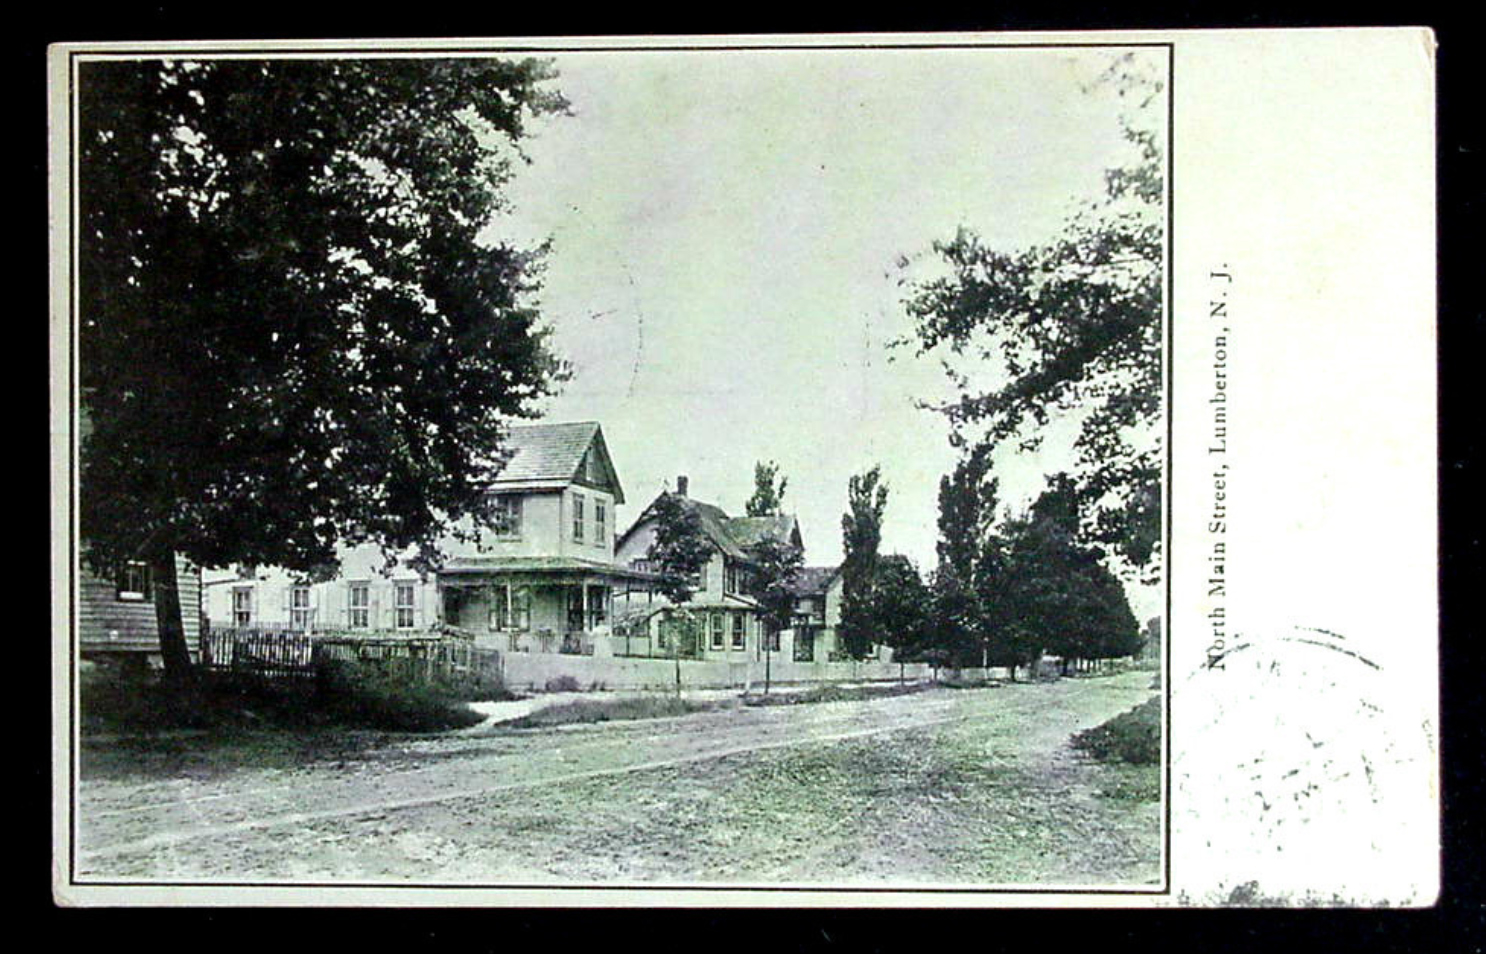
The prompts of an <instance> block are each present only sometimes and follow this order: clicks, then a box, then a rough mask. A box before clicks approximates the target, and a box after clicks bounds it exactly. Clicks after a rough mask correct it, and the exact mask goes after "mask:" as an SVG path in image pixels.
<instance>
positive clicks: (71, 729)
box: [52, 35, 1176, 906]
mask: <svg viewBox="0 0 1486 954" xmlns="http://www.w3.org/2000/svg"><path fill="white" fill-rule="evenodd" d="M630 39H634V38H630ZM775 39H776V40H778V42H773V43H766V42H746V43H726V42H719V43H664V42H662V43H657V44H655V45H650V44H643V45H623V44H615V45H606V41H605V40H603V39H600V38H595V42H594V44H593V45H577V46H574V45H564V44H561V43H555V42H549V41H548V40H543V39H536V40H534V41H533V45H525V44H518V45H510V43H511V40H510V39H503V40H501V41H499V42H494V43H493V44H492V45H489V46H485V45H474V46H471V45H454V46H448V47H445V46H440V45H437V41H432V40H429V41H421V42H419V43H417V44H416V45H403V46H398V45H389V46H380V45H376V44H377V43H378V42H379V41H363V42H362V43H357V42H354V41H344V40H336V41H326V43H325V45H319V44H317V43H314V41H301V40H290V41H264V42H263V43H261V44H251V45H233V44H234V43H236V41H231V42H227V43H223V44H221V45H218V44H219V41H199V42H184V41H168V42H161V43H144V42H141V43H121V44H99V45H97V46H96V47H95V48H92V49H79V48H76V47H80V46H83V45H84V44H76V45H73V44H58V47H60V48H61V50H59V51H58V52H63V53H65V56H66V68H67V93H66V113H67V134H68V135H67V140H66V147H67V190H68V195H67V231H68V236H67V263H68V288H67V307H68V315H67V319H68V325H67V327H68V342H67V344H68V354H67V361H68V366H67V414H68V418H67V420H68V427H67V429H66V433H67V435H68V447H67V460H68V488H67V492H68V501H69V505H70V511H71V512H70V513H69V514H68V530H69V536H70V539H69V541H68V551H69V552H68V562H67V571H68V576H69V579H68V590H67V593H68V602H69V613H68V638H69V644H68V653H67V662H68V667H67V670H68V671H67V677H66V678H67V686H68V693H67V695H68V719H67V728H68V742H67V746H66V755H67V759H68V790H67V794H68V819H67V832H66V837H67V870H66V874H65V877H66V882H65V883H66V886H67V887H68V888H71V889H80V891H82V892H91V891H92V890H94V889H123V890H125V891H129V890H131V889H132V890H139V889H144V890H155V889H170V888H189V889H197V888H204V889H243V888H265V889H273V890H288V891H293V890H296V889H304V888H312V889H313V888H320V889H334V890H346V891H351V892H370V891H378V892H381V891H390V892H393V893H397V892H405V891H445V890H447V891H464V892H479V893H484V892H515V891H540V892H554V893H564V892H575V891H582V892H588V893H593V894H598V895H604V894H608V893H610V892H621V893H622V892H632V891H633V892H670V893H677V892H683V893H690V892H700V893H702V894H704V895H708V896H710V897H713V898H716V897H717V896H719V895H731V896H745V897H750V898H757V899H759V900H762V899H763V898H765V897H770V896H773V897H779V896H795V897H799V896H801V895H809V896H822V895H851V896H887V895H892V896H902V895H909V896H925V897H928V898H936V899H943V898H944V897H945V896H956V897H974V898H986V897H999V896H1004V897H1022V896H1031V895H1036V896H1047V897H1050V898H1069V897H1074V898H1076V897H1091V898H1095V897H1097V898H1111V899H1113V898H1130V899H1137V900H1145V899H1149V898H1161V897H1168V898H1169V897H1170V896H1171V894H1172V885H1173V880H1172V851H1171V829H1172V825H1171V821H1172V794H1173V789H1172V766H1171V678H1170V676H1171V643H1172V638H1171V637H1172V613H1171V611H1172V585H1171V577H1172V573H1171V569H1172V566H1173V564H1174V561H1173V559H1172V553H1171V543H1172V521H1173V507H1172V502H1173V493H1172V481H1173V478H1174V451H1175V447H1174V440H1173V438H1174V429H1173V423H1172V422H1173V419H1174V416H1175V413H1174V412H1175V407H1174V402H1173V396H1174V393H1175V391H1174V382H1173V376H1174V365H1175V360H1174V354H1175V350H1174V338H1175V320H1174V305H1173V299H1174V297H1175V296H1174V291H1175V283H1176V282H1175V279H1176V266H1175V257H1176V256H1175V205H1176V203H1175V194H1174V191H1173V187H1174V184H1175V164H1176V150H1175V145H1176V140H1175V136H1176V88H1175V84H1176V41H1175V40H1172V39H1167V40H1159V41H1157V40H1125V41H1119V40H1109V41H1096V40H1090V41H1077V42H1074V41H1060V40H1047V41H1008V42H993V41H977V40H964V41H955V40H952V39H950V38H949V37H948V36H944V35H940V36H936V37H935V38H934V39H933V40H929V41H925V42H910V41H906V40H895V41H884V42H869V41H864V42H861V43H852V42H842V40H844V39H845V38H844V37H842V38H838V41H837V42H832V43H818V42H802V43H794V42H789V41H790V39H791V38H790V37H788V36H780V37H777V38H775ZM389 42H390V43H392V44H397V43H401V42H406V41H389ZM466 42H468V41H460V43H466ZM568 43H569V44H571V39H570V40H569V41H568ZM1142 48H1144V49H1152V48H1155V49H1160V48H1164V49H1165V50H1166V91H1165V92H1166V107H1167V115H1166V165H1165V193H1164V196H1163V199H1164V202H1165V205H1166V209H1165V211H1166V221H1165V226H1166V233H1165V236H1164V244H1165V254H1166V281H1165V287H1164V289H1163V294H1162V321H1163V340H1162V344H1163V351H1164V354H1163V364H1164V368H1163V369H1164V372H1165V373H1164V380H1163V384H1164V402H1163V411H1164V413H1165V418H1166V447H1165V455H1164V457H1165V460H1164V468H1165V479H1164V480H1163V482H1162V488H1161V489H1162V495H1163V517H1164V521H1163V526H1162V546H1163V550H1162V566H1161V576H1162V580H1161V583H1162V586H1163V588H1164V590H1165V614H1164V617H1163V619H1162V625H1161V653H1162V657H1161V667H1162V668H1161V680H1162V738H1161V749H1162V762H1163V774H1162V793H1161V801H1162V832H1161V856H1162V863H1161V871H1162V881H1161V884H1160V886H1159V887H1140V886H1129V887H1113V886H1076V885H1032V886H1028V885H992V886H978V887H965V886H922V887H918V886H914V887H905V886H883V887H877V886H796V885H747V884H738V885H732V884H684V885H674V884H624V885H617V884H593V883H571V884H564V883H533V884H524V883H493V884H478V883H459V884H423V883H412V882H393V883H376V882H346V881H293V882H288V881H278V882H276V881H162V880H138V881H121V880H91V879H88V880H79V878H78V875H77V866H78V858H77V851H78V848H77V841H78V839H77V822H78V819H77V797H76V795H77V786H78V782H79V758H80V745H79V738H78V728H79V727H78V722H77V719H78V707H79V699H78V697H77V692H78V688H77V679H76V673H77V665H78V660H79V637H78V625H77V607H78V602H79V593H78V586H79V572H80V571H79V566H80V562H79V561H80V556H79V554H78V552H77V547H76V541H77V539H78V524H77V520H78V506H79V505H78V472H77V468H78V460H77V455H78V445H77V429H76V427H75V421H76V415H77V381H78V365H77V361H78V355H77V319H78V300H77V276H78V268H77V255H78V249H77V241H78V224H79V223H78V220H77V212H78V210H77V204H78V181H79V180H78V171H79V170H78V162H79V156H80V153H79V149H78V143H77V136H78V122H77V120H78V115H77V109H78V100H77V73H78V66H79V62H80V61H81V60H110V59H112V60H128V59H160V58H168V57H185V56H190V57H200V58H216V59H222V58H239V57H242V58H247V57H252V58H299V57H304V58H323V57H326V56H337V55H340V56H345V57H346V58H355V59H369V58H376V57H378V56H394V57H403V56H405V57H408V58H434V57H460V56H493V55H502V54H506V55H511V54H557V53H603V52H623V53H666V52H671V53H675V52H715V51H733V52H738V51H757V52H766V51H767V52H777V51H793V50H800V51H811V50H814V51H824V50H934V49H987V50H989V49H997V50H999V49H1142ZM54 121H55V117H54ZM52 281H55V275H54V276H53V278H52ZM52 294H53V296H55V295H56V289H55V288H53V290H52ZM53 453H54V454H55V448H54V450H53ZM53 519H55V516H54V518H53ZM55 569H56V567H55V566H54V567H53V571H54V572H55ZM55 649H56V647H55V634H54V639H53V652H54V653H55ZM54 771H55V769H54ZM54 851H55V845H54ZM59 874H60V873H59ZM77 900H79V901H81V900H82V899H81V898H78V899H77ZM122 903H128V902H122ZM146 903H148V902H146ZM203 903H210V904H217V903H219V902H218V901H216V899H213V900H212V901H210V902H203ZM605 906H609V905H605Z"/></svg>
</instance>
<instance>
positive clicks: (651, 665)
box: [501, 652, 998, 691]
mask: <svg viewBox="0 0 1486 954" xmlns="http://www.w3.org/2000/svg"><path fill="white" fill-rule="evenodd" d="M501 663H502V667H503V676H504V680H505V685H506V687H507V688H509V689H512V690H516V691H524V690H533V689H535V690H541V689H544V688H545V687H546V685H547V682H548V680H551V679H557V678H560V677H562V676H569V677H571V678H573V679H574V680H576V681H577V683H578V685H579V686H580V687H581V688H583V689H588V688H590V687H602V688H605V689H671V688H674V687H675V685H676V663H675V661H674V660H670V659H639V658H634V657H628V656H610V657H602V656H569V655H562V654H558V653H519V652H518V653H511V652H507V653H501ZM948 672H949V671H948V670H941V671H940V674H941V675H946V674H948ZM993 672H998V671H996V670H993ZM900 675H901V677H902V678H904V679H908V680H911V681H918V680H922V679H929V678H932V676H933V675H934V671H933V670H932V669H931V668H930V667H929V666H928V665H926V664H924V663H908V664H906V665H904V666H903V667H902V669H901V670H900V669H899V667H898V664H897V663H884V662H876V661H872V660H866V661H860V662H815V663H797V662H791V661H785V660H781V659H779V658H778V657H775V658H774V659H772V660H770V662H769V680H770V682H772V683H776V684H781V685H782V684H788V683H829V682H876V681H883V682H888V681H894V682H895V681H897V680H898V678H899V677H900ZM984 675H985V673H982V672H981V671H979V670H971V669H962V670H959V672H958V676H959V678H961V679H965V680H968V681H974V680H977V679H980V678H982V677H983V676H984ZM750 683H751V684H752V685H754V686H760V687H761V686H762V685H763V684H764V661H763V660H762V659H756V660H753V661H751V662H746V663H745V662H724V661H721V660H717V661H713V660H690V659H683V660H681V685H682V687H684V688H688V689H727V688H734V687H736V688H742V687H743V686H745V685H749V684H750Z"/></svg>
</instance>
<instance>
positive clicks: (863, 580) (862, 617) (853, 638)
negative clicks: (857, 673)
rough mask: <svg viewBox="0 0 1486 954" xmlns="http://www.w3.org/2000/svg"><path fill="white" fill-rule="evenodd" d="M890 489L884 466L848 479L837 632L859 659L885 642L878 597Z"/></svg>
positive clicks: (852, 654) (842, 531) (843, 647)
mask: <svg viewBox="0 0 1486 954" xmlns="http://www.w3.org/2000/svg"><path fill="white" fill-rule="evenodd" d="M887 492H888V489H887V485H886V484H884V483H882V469H881V467H877V466H874V467H873V468H872V469H871V470H868V471H865V472H863V473H861V474H853V475H852V477H851V478H850V480H849V481H848V482H847V493H846V505H847V509H846V513H844V514H842V516H841V549H842V553H843V558H842V561H841V623H840V626H839V628H838V630H837V632H838V634H839V637H840V640H841V646H842V649H843V650H844V651H845V652H846V653H847V654H848V655H850V656H853V657H856V658H861V657H863V656H866V655H867V654H868V653H870V652H871V651H872V646H873V645H874V644H875V643H878V642H881V641H882V640H881V636H882V631H881V628H880V625H879V622H878V618H877V612H876V607H875V605H874V596H875V589H876V579H877V548H878V546H879V545H880V544H881V542H882V514H883V511H884V510H886V509H887Z"/></svg>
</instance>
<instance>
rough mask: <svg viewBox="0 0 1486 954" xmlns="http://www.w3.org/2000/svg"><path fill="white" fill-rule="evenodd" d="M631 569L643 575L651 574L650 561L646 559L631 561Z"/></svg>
mask: <svg viewBox="0 0 1486 954" xmlns="http://www.w3.org/2000/svg"><path fill="white" fill-rule="evenodd" d="M629 567H630V569H631V570H639V571H640V572H641V573H650V572H651V565H650V561H649V560H647V559H645V558H644V557H640V558H638V559H635V560H631V561H629Z"/></svg>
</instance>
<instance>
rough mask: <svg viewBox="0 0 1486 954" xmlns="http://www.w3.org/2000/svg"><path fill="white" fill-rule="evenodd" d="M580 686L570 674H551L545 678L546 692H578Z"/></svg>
mask: <svg viewBox="0 0 1486 954" xmlns="http://www.w3.org/2000/svg"><path fill="white" fill-rule="evenodd" d="M582 688H583V687H582V686H580V685H578V680H577V679H575V678H573V677H572V676H553V677H552V678H551V679H548V680H547V691H548V692H578V691H580V690H581V689H582Z"/></svg>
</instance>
